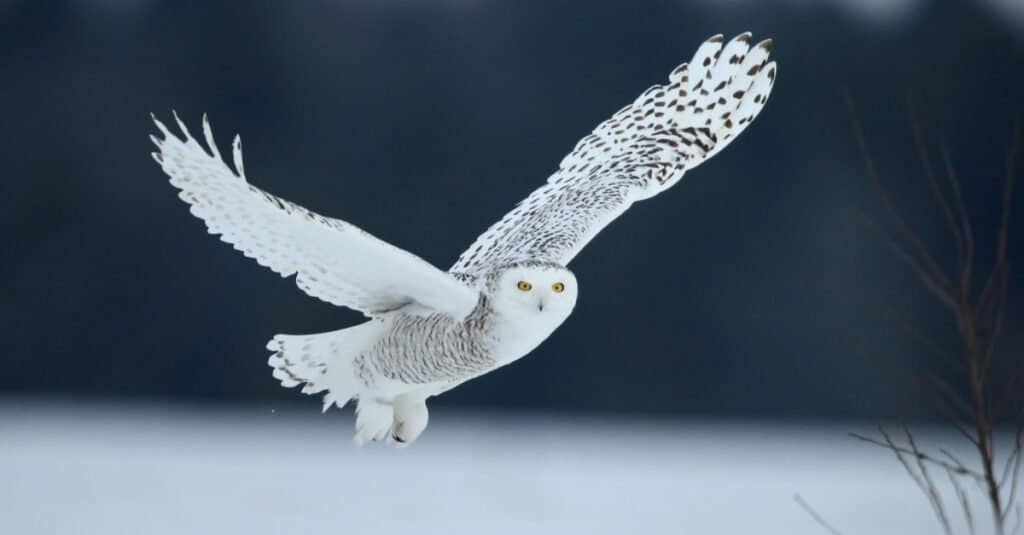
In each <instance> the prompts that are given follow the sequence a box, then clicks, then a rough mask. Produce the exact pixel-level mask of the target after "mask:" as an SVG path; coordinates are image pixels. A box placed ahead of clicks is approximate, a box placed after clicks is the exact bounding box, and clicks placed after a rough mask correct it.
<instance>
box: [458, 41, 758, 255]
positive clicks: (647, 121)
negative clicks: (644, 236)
mask: <svg viewBox="0 0 1024 535" xmlns="http://www.w3.org/2000/svg"><path fill="white" fill-rule="evenodd" d="M750 42H751V41H750V34H749V33H744V34H741V35H738V36H736V37H735V38H734V39H732V40H731V41H729V42H728V43H725V42H724V39H723V38H722V36H721V35H716V36H714V37H712V38H711V39H708V40H707V41H705V42H704V43H703V44H702V45H701V46H700V47H699V48H698V49H697V52H696V53H695V54H694V56H693V59H691V60H690V62H689V63H684V64H682V65H680V66H679V67H677V68H676V69H675V70H674V71H672V73H671V74H670V75H669V79H668V83H667V84H665V85H656V86H654V87H651V88H650V89H648V90H647V91H645V92H644V93H643V94H642V95H640V96H639V97H638V98H637V99H636V100H635V101H634V102H633V103H632V104H630V105H628V106H626V107H625V108H622V109H621V110H619V111H618V112H617V113H616V114H615V115H613V116H612V117H611V118H610V119H608V120H606V121H605V122H603V123H601V124H600V125H598V127H597V128H595V129H594V131H593V133H591V134H590V135H589V136H587V137H585V138H583V139H582V140H580V142H579V143H578V144H577V145H576V148H575V149H573V151H572V152H571V153H570V154H569V155H568V156H566V157H565V158H564V159H563V160H562V163H561V165H560V166H559V168H558V170H557V171H555V173H554V174H553V175H551V177H550V178H548V182H547V184H545V185H543V186H542V187H540V188H538V189H537V190H535V191H534V192H533V193H531V194H530V196H528V197H527V198H526V199H524V200H523V201H522V202H520V203H519V204H518V205H517V206H516V207H515V208H514V209H513V210H512V211H511V212H509V213H508V214H506V215H505V217H503V218H502V219H501V220H500V221H498V222H497V223H495V224H494V225H493V226H491V228H489V229H487V231H486V232H485V233H484V234H483V235H481V236H480V237H479V238H477V240H476V241H475V242H474V243H473V244H472V245H470V247H469V249H467V250H466V251H465V252H464V253H462V255H461V256H459V260H458V261H457V262H456V263H455V265H454V266H452V268H451V271H453V272H459V273H469V274H478V273H481V272H485V271H487V270H489V269H492V268H494V267H496V266H500V265H507V264H512V263H516V262H522V261H537V260H540V261H547V262H554V263H557V264H561V265H567V264H568V263H569V260H571V259H572V258H573V257H574V256H576V254H577V253H578V252H579V251H580V250H581V249H582V248H583V246H585V245H586V244H587V242H589V241H590V240H591V239H593V237H594V236H596V235H597V233H598V232H600V231H601V229H603V228H604V227H605V226H606V225H607V224H608V223H610V222H611V221H612V220H614V219H615V218H616V217H618V216H619V215H621V214H622V213H623V212H625V211H626V209H627V208H629V207H630V206H631V205H632V204H633V203H634V202H635V201H638V200H641V199H646V198H648V197H652V196H654V195H657V194H658V193H661V192H662V191H665V190H667V189H668V188H670V187H671V186H672V185H673V184H675V183H676V182H678V181H679V179H680V178H681V177H682V176H683V174H684V173H685V172H686V171H688V170H690V169H693V168H694V167H696V166H698V165H700V164H701V163H703V162H705V161H707V159H708V158H711V157H712V156H714V155H715V154H717V153H718V151H720V150H722V149H723V148H725V146H726V145H728V144H729V143H730V142H732V140H733V139H735V138H736V136H738V135H739V134H740V132H742V131H743V130H744V129H745V128H746V127H747V126H748V125H749V124H750V123H751V122H752V121H753V120H754V118H755V117H756V116H757V114H758V113H760V111H761V109H762V108H763V107H764V105H765V103H766V102H767V101H768V94H769V93H770V92H771V88H772V84H773V83H774V81H775V63H774V62H771V63H769V62H768V55H769V52H770V51H771V41H770V40H766V41H762V42H761V43H758V44H757V45H754V46H753V47H751V46H750Z"/></svg>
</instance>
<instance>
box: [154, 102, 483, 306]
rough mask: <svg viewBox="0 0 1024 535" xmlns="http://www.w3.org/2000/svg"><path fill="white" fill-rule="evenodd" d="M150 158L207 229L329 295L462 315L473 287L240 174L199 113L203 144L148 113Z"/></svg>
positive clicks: (344, 301) (236, 150) (338, 300)
mask: <svg viewBox="0 0 1024 535" xmlns="http://www.w3.org/2000/svg"><path fill="white" fill-rule="evenodd" d="M153 120H154V121H155V123H156V126H157V128H158V129H159V130H160V132H161V133H162V134H163V138H159V137H156V136H152V139H153V143H154V144H156V146H157V148H158V149H159V152H155V153H153V157H154V159H156V161H157V163H159V164H160V166H161V168H162V169H163V171H164V172H165V173H167V175H168V176H169V177H170V179H171V184H173V185H174V186H175V187H177V188H178V189H180V190H181V192H180V193H179V194H178V196H179V197H181V199H182V200H184V201H185V202H187V203H188V204H189V205H191V208H190V211H191V212H192V214H193V215H195V216H196V217H198V218H200V219H202V220H203V221H205V222H206V226H207V228H208V229H209V231H210V233H211V234H219V235H220V237H221V239H222V240H224V241H225V242H227V243H230V244H232V245H233V246H234V247H235V249H238V250H239V251H241V252H242V253H244V254H245V255H246V256H248V257H250V258H253V259H255V260H256V261H257V262H258V263H260V264H261V265H263V266H266V267H269V268H270V269H272V270H274V271H275V272H277V273H279V274H280V275H281V276H282V277H288V276H290V275H296V282H297V283H298V285H299V287H300V288H301V289H302V290H304V291H305V292H306V293H308V294H309V295H311V296H314V297H317V298H320V299H322V300H324V301H327V302H329V303H332V304H335V305H338V306H345V307H349V308H352V309H355V310H359V311H361V312H363V313H364V314H366V315H367V316H375V315H379V314H382V313H385V312H388V311H390V310H394V309H397V308H401V307H404V306H407V305H410V304H414V303H415V304H418V305H421V306H425V307H427V308H429V309H431V310H434V311H439V312H445V313H447V314H450V315H452V316H454V317H458V318H462V317H465V316H466V315H467V314H468V313H469V312H470V311H471V310H472V309H473V307H474V306H475V305H476V303H477V298H478V293H477V292H476V291H475V290H472V289H471V288H469V287H468V286H466V285H465V284H463V283H462V282H460V281H459V280H457V279H456V278H455V277H453V276H452V275H450V274H448V273H445V272H444V271H441V270H439V269H437V268H436V267H434V266H432V265H430V264H429V263H427V262H426V261H424V260H423V259H421V258H419V257H417V256H415V255H413V254H411V253H409V252H407V251H404V250H402V249H399V248H397V247H394V246H392V245H390V244H388V243H386V242H384V241H381V240H379V239H377V238H375V237H373V236H371V235H370V234H368V233H366V232H364V231H363V230H361V229H359V228H358V227H356V226H354V225H351V224H349V223H346V222H344V221H341V220H338V219H332V218H328V217H324V216H322V215H319V214H316V213H314V212H311V211H310V210H307V209H305V208H303V207H301V206H299V205H297V204H294V203H291V202H288V201H286V200H284V199H281V198H279V197H275V196H274V195H271V194H269V193H267V192H265V191H263V190H261V189H259V188H257V187H255V186H253V185H252V184H249V182H247V181H246V179H245V172H244V169H243V167H242V148H241V142H240V141H239V138H238V137H236V138H235V141H234V143H233V145H232V149H233V150H232V153H233V160H234V166H235V170H232V169H231V168H230V167H228V165H227V164H226V163H225V162H224V160H223V159H222V158H221V155H220V152H219V151H218V149H217V145H216V144H215V143H214V141H213V133H212V131H211V129H210V124H209V122H208V121H207V120H206V117H203V134H204V137H205V140H206V147H205V148H204V147H203V145H202V144H200V142H199V141H197V140H196V139H195V138H193V137H192V135H191V134H190V133H189V131H188V129H187V128H186V127H185V125H184V123H182V122H181V121H180V120H178V118H177V115H175V120H176V121H177V123H178V127H179V129H180V130H181V135H182V137H179V136H178V135H177V134H174V133H172V132H171V131H170V130H169V129H168V128H167V127H166V126H164V124H163V123H161V122H160V121H158V120H157V119H156V118H155V117H154V119H153Z"/></svg>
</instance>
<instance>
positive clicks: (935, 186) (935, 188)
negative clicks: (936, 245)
mask: <svg viewBox="0 0 1024 535" xmlns="http://www.w3.org/2000/svg"><path fill="white" fill-rule="evenodd" d="M906 101H907V119H908V122H909V123H910V131H911V135H912V136H913V138H914V149H915V150H916V151H917V159H918V161H919V162H920V163H921V169H922V170H923V171H924V176H925V178H926V179H927V180H928V188H929V189H931V191H932V196H933V197H935V202H936V203H937V204H938V205H939V208H941V209H942V216H943V218H944V219H945V220H946V226H947V227H949V231H950V233H951V234H953V240H954V241H955V242H956V252H957V262H958V263H959V264H960V265H961V267H962V266H963V265H964V264H965V262H964V261H965V259H966V254H965V248H964V236H963V233H962V232H961V230H960V226H959V225H957V223H956V220H955V219H954V218H953V210H952V208H950V206H949V201H947V200H946V196H945V195H944V194H943V193H942V187H941V186H939V181H938V180H937V179H936V178H935V171H934V170H933V169H932V162H931V158H930V157H929V156H928V146H927V145H926V144H925V142H924V135H923V134H922V133H921V118H920V117H919V116H918V115H917V107H916V106H915V105H914V102H915V99H914V93H913V91H912V90H910V89H908V90H907V93H906Z"/></svg>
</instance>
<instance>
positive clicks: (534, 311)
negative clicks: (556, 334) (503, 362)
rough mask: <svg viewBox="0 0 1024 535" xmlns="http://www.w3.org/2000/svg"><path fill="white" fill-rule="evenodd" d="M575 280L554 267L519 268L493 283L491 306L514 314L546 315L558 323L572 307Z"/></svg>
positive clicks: (507, 272) (561, 269)
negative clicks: (492, 301)
mask: <svg viewBox="0 0 1024 535" xmlns="http://www.w3.org/2000/svg"><path fill="white" fill-rule="evenodd" d="M576 297H577V286H576V277H575V276H574V275H573V274H572V272H571V271H569V270H568V269H565V268H561V267H556V266H519V267H513V268H510V269H508V270H507V271H506V272H505V273H503V274H502V275H501V276H500V277H499V278H498V281H497V288H496V289H495V295H494V299H495V303H494V304H495V306H496V307H498V308H500V309H502V310H503V311H505V312H509V313H515V314H517V315H522V314H529V315H544V316H550V318H551V319H552V321H558V322H559V323H560V322H561V321H562V320H564V319H565V318H566V317H568V315H569V313H570V312H572V309H573V308H574V307H575V306H576Z"/></svg>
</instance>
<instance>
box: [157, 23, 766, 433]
mask: <svg viewBox="0 0 1024 535" xmlns="http://www.w3.org/2000/svg"><path fill="white" fill-rule="evenodd" d="M771 49H772V42H771V40H765V41H762V42H760V43H758V44H757V45H753V46H751V36H750V33H743V34H741V35H738V36H736V37H735V38H733V39H732V40H731V41H729V42H725V40H724V39H723V38H722V36H721V35H716V36H714V37H712V38H710V39H708V40H707V41H705V42H704V43H703V44H702V45H701V46H700V48H698V49H697V52H696V53H695V54H694V56H693V59H691V60H690V62H689V63H684V64H682V65H680V66H679V67H677V68H676V69H675V70H674V71H672V73H671V74H670V75H669V79H668V83H667V84H665V85H655V86H653V87H651V88H650V89H648V90H647V91H645V92H644V93H643V94H642V95H640V97H638V98H637V99H636V100H635V101H634V102H633V103H632V104H630V105H628V106H626V107H624V108H622V109H621V110H619V111H618V112H617V113H615V115H613V116H612V117H611V118H610V119H608V120H607V121H605V122H603V123H601V124H600V125H598V126H597V128H596V129H594V131H593V133H591V134H590V135H588V136H587V137H585V138H583V139H582V140H580V142H579V143H577V144H576V148H574V149H573V151H572V152H571V153H570V154H569V155H568V156H566V157H565V158H564V159H563V160H562V162H561V164H560V165H559V167H558V170H557V171H555V173H554V174H552V175H551V176H550V177H549V178H548V180H547V183H546V184H544V185H543V186H541V187H540V188H538V189H537V190H535V191H534V192H533V193H531V194H530V195H529V196H528V197H527V198H526V199H525V200H523V201H522V202H520V203H519V204H518V205H516V207H515V208H513V209H512V211H511V212H509V213H508V214H505V216H504V217H502V218H501V220H500V221H498V222H497V223H495V224H494V225H493V226H491V228H489V229H487V231H486V232H484V234H483V235H481V236H480V237H479V238H477V240H476V241H475V242H474V243H473V244H472V245H470V246H469V249H467V250H466V251H465V252H464V253H462V255H461V256H460V257H459V259H458V261H456V262H455V265H454V266H452V267H451V269H449V270H448V271H442V270H440V269H438V268H436V267H434V266H432V265H430V264H429V263H427V262H426V261H425V260H423V259H421V258H419V257H417V256H416V255H414V254H412V253H409V252H407V251H404V250H402V249H399V248H398V247H395V246H393V245H391V244H388V243H385V242H383V241H381V240H379V239H377V238H375V237H373V236H372V235H370V234H368V233H367V232H365V231H363V230H361V229H359V228H358V227H356V226H354V225H351V224H349V223H347V222H345V221H342V220H340V219H332V218H329V217H324V216H322V215H319V214H316V213H313V212H311V211H309V210H307V209H305V208H303V207H301V206H299V205H297V204H293V203H291V202H288V201H286V200H284V199H281V198H279V197H275V196H274V195H271V194H269V193H267V192H264V191H263V190H261V189H259V188H257V187H255V186H253V185H251V184H249V183H248V182H247V181H246V178H245V170H244V169H243V167H242V147H241V142H240V140H239V138H238V137H237V136H236V137H235V139H234V143H233V144H232V149H233V150H232V152H233V155H232V156H233V157H232V159H233V161H234V170H232V169H231V167H229V166H228V165H227V164H226V163H225V160H224V159H223V158H222V157H221V155H220V152H219V151H218V149H217V145H216V144H215V143H214V140H213V134H212V132H211V129H210V124H209V122H208V121H207V120H206V117H205V116H204V117H203V125H202V128H203V137H204V138H205V147H204V146H203V145H202V144H200V143H199V142H198V141H197V140H196V138H194V137H192V135H191V134H189V131H188V129H187V128H186V127H185V125H184V124H183V123H182V122H181V120H180V119H178V117H177V115H176V114H175V116H174V118H175V121H176V122H177V124H178V128H179V129H180V130H181V135H182V136H183V137H178V135H177V134H174V133H171V132H170V131H169V130H168V128H167V127H166V126H164V124H163V123H161V122H160V121H159V120H157V119H156V118H155V117H154V118H153V120H154V121H155V122H156V127H157V128H158V129H159V130H160V132H161V133H162V134H163V138H162V139H161V138H159V137H156V136H151V137H152V139H153V143H155V144H156V146H157V149H158V151H157V152H154V153H153V157H154V158H155V159H156V161H157V163H159V164H160V166H161V167H162V168H163V171H164V172H165V173H167V175H168V176H169V177H170V180H171V184H173V185H174V186H175V187H176V188H178V189H180V190H181V192H180V193H179V194H178V196H179V197H181V199H182V200H184V201H185V202H187V203H188V204H190V205H191V212H192V214H193V215H195V216H196V217H199V218H200V219H202V220H203V221H205V222H206V225H207V227H208V229H209V232H210V233H211V234H219V235H220V237H221V239H222V240H224V241H226V242H228V243H230V244H232V245H233V246H234V247H235V248H236V249H238V250H239V251H241V252H242V253H244V254H245V255H246V256H248V257H250V258H253V259H255V260H256V261H257V262H259V263H260V264H261V265H264V266H266V267H268V268H270V269H272V270H274V271H275V272H277V273H279V274H280V275H281V276H282V277H288V276H291V275H295V276H296V277H295V280H296V283H297V284H298V286H299V288H301V289H302V290H303V291H305V292H306V293H307V294H309V295H311V296H313V297H317V298H320V299H322V300H324V301H327V302H328V303H332V304H334V305H337V306H344V307H349V308H352V309H354V310H358V311H360V312H362V313H363V314H365V315H366V316H367V317H368V318H369V320H368V321H366V322H365V323H362V324H360V325H356V326H354V327H348V328H345V329H340V330H337V331H331V332H326V333H319V334H308V335H286V334H279V335H277V336H275V337H274V338H273V339H272V340H271V341H270V342H269V343H268V344H267V348H268V349H269V350H270V351H271V353H272V354H271V356H270V360H269V364H270V366H271V367H272V368H273V375H274V377H276V378H277V379H278V380H280V381H281V384H282V385H283V386H286V387H293V386H297V385H303V387H302V392H303V393H305V394H316V393H323V402H324V405H323V408H324V411H326V410H327V409H328V408H330V407H331V405H337V406H338V407H339V408H341V407H344V406H345V404H346V403H348V402H349V401H350V400H353V399H355V400H358V407H357V408H356V415H357V416H356V437H355V440H356V443H358V444H362V443H364V442H366V441H370V440H383V439H386V440H387V441H388V442H390V443H392V444H396V445H401V444H408V443H411V442H412V441H414V440H416V438H417V437H418V436H419V435H420V433H422V432H423V430H424V429H425V428H426V426H427V405H426V400H427V398H429V397H431V396H436V395H438V394H440V393H442V392H444V391H446V390H449V389H451V388H454V387H456V386H458V385H459V384H461V383H463V382H465V381H468V380H470V379H472V378H474V377H478V376H480V375H483V374H485V373H487V372H490V371H492V370H494V369H496V368H498V367H501V366H504V365H506V364H509V363H510V362H512V361H515V360H517V359H519V358H521V357H523V356H524V355H526V354H527V353H529V352H530V351H532V350H533V349H534V348H535V347H537V345H539V344H540V343H541V342H543V341H544V340H545V339H546V338H547V337H548V336H550V335H551V333H552V332H553V331H554V330H555V329H556V328H558V326H559V325H561V324H562V322H563V321H565V319H566V318H568V317H569V314H570V313H572V310H573V307H574V306H575V305H576V296H577V292H578V287H577V284H576V277H575V276H573V273H572V272H571V271H569V269H568V268H566V265H567V264H568V263H569V261H570V260H572V258H573V257H574V256H576V253H578V252H579V251H580V249H582V248H583V246H584V245H586V244H587V242H589V241H590V240H591V239H592V238H593V237H594V236H596V235H597V233H598V232H599V231H600V230H601V229H602V228H604V227H605V226H606V225H607V224H608V223H610V222H611V221H612V220H613V219H615V218H616V217H618V216H619V215H620V214H622V213H623V212H625V211H626V209H627V208H629V207H630V206H632V204H633V203H634V202H636V201H639V200H642V199H646V198H648V197H653V196H654V195H657V194H659V193H661V192H663V191H665V190H667V189H669V188H670V187H672V186H673V185H674V184H675V183H676V182H678V181H679V179H680V178H682V176H683V174H684V173H686V172H687V171H689V170H690V169H693V168H694V167H697V166H698V165H700V164H701V163H702V162H704V161H705V160H707V159H708V158H710V157H711V156H713V155H714V154H716V153H717V152H718V151H720V150H722V149H723V148H724V147H725V146H726V145H728V144H729V143H730V142H731V141H732V140H733V139H735V138H736V136H737V135H739V133H740V132H742V131H743V129H744V128H746V127H747V126H748V125H749V124H750V122H751V121H753V120H754V117H756V116H757V114H758V113H759V112H760V111H761V108H762V107H764V104H765V102H766V101H767V99H768V94H769V92H770V91H771V88H772V84H773V82H774V81H775V63H774V62H769V61H768V55H769V53H770V52H771Z"/></svg>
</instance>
